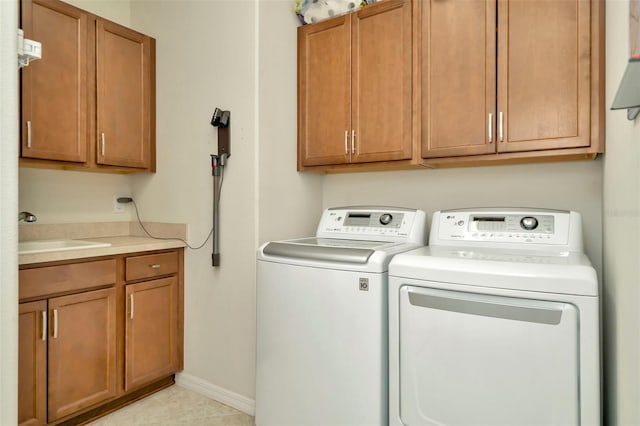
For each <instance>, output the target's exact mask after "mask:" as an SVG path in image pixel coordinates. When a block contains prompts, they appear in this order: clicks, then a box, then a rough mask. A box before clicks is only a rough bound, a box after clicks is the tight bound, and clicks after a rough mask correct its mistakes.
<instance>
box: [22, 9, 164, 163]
mask: <svg viewBox="0 0 640 426" xmlns="http://www.w3.org/2000/svg"><path fill="white" fill-rule="evenodd" d="M21 22H22V27H23V30H24V36H25V38H29V39H33V40H36V41H39V42H40V43H41V44H42V52H43V53H42V59H40V60H37V61H34V62H32V63H31V64H30V65H29V66H28V67H24V68H22V70H21V73H22V79H21V89H22V97H21V103H22V108H21V111H22V117H21V122H22V127H21V129H22V143H21V159H20V165H21V166H26V167H46V168H58V169H73V170H93V171H101V172H114V173H134V172H149V171H150V172H154V171H155V40H154V39H153V38H151V37H149V36H146V35H144V34H141V33H138V32H136V31H133V30H131V29H129V28H126V27H123V26H121V25H118V24H115V23H113V22H110V21H108V20H105V19H103V18H100V17H98V16H95V15H93V14H91V13H89V12H87V11H85V10H82V9H79V8H77V7H74V6H71V5H69V4H67V3H64V2H62V1H59V0H21Z"/></svg>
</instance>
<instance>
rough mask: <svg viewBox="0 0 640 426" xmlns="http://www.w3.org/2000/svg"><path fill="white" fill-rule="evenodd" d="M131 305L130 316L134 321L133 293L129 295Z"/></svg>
mask: <svg viewBox="0 0 640 426" xmlns="http://www.w3.org/2000/svg"><path fill="white" fill-rule="evenodd" d="M129 304H130V308H131V309H130V310H129V316H130V317H131V319H133V293H131V294H130V295H129Z"/></svg>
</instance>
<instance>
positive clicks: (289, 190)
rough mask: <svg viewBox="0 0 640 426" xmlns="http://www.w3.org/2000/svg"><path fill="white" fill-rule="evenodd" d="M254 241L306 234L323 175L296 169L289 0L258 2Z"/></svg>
mask: <svg viewBox="0 0 640 426" xmlns="http://www.w3.org/2000/svg"><path fill="white" fill-rule="evenodd" d="M259 17H260V21H259V37H258V45H259V49H258V55H259V56H258V58H259V66H258V68H259V73H258V77H259V92H258V94H259V99H258V116H259V123H260V126H259V132H260V133H259V138H258V140H259V143H258V152H259V155H258V157H257V158H258V160H259V161H258V164H257V165H256V169H257V170H259V175H258V187H259V191H258V197H259V199H258V202H257V206H258V215H259V222H258V231H259V233H258V243H264V242H266V241H273V240H281V239H286V238H295V237H301V236H307V235H311V234H313V233H314V232H315V228H316V226H317V225H318V220H319V219H320V214H321V212H322V198H321V193H322V186H321V185H322V182H323V180H322V179H323V177H322V176H320V175H315V174H310V173H298V172H297V171H296V162H297V151H296V140H297V133H296V129H297V126H296V120H297V108H296V106H297V103H296V96H297V91H296V78H297V73H296V66H297V60H296V58H297V57H296V51H297V41H296V40H297V38H296V27H297V26H298V19H297V18H296V16H295V15H294V14H293V13H292V9H291V2H290V1H289V0H279V1H274V0H260V2H259Z"/></svg>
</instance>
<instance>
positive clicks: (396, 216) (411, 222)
mask: <svg viewBox="0 0 640 426" xmlns="http://www.w3.org/2000/svg"><path fill="white" fill-rule="evenodd" d="M316 236H317V237H322V238H340V239H354V240H377V241H398V242H417V243H420V244H425V243H426V213H425V212H424V211H422V210H415V209H406V208H401V207H370V206H353V207H334V208H330V209H326V210H325V211H324V213H323V214H322V218H321V219H320V223H319V224H318V230H317V232H316Z"/></svg>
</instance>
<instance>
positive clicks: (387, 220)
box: [380, 213, 393, 225]
mask: <svg viewBox="0 0 640 426" xmlns="http://www.w3.org/2000/svg"><path fill="white" fill-rule="evenodd" d="M392 220H393V216H391V215H390V214H389V213H384V214H382V215H380V223H381V224H383V225H388V224H390V223H391V221H392Z"/></svg>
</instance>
